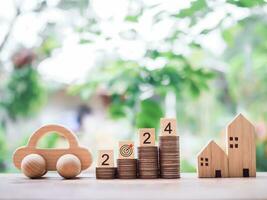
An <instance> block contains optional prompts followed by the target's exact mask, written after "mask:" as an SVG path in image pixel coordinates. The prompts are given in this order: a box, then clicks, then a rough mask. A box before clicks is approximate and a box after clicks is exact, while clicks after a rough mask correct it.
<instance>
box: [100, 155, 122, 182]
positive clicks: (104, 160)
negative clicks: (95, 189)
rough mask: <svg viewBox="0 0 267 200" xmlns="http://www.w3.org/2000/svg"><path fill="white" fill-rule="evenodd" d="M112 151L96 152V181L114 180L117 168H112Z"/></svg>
mask: <svg viewBox="0 0 267 200" xmlns="http://www.w3.org/2000/svg"><path fill="white" fill-rule="evenodd" d="M113 154H114V152H113V150H99V151H98V163H97V165H98V167H97V168H96V178H97V179H115V178H116V171H117V168H116V167H114V155H113Z"/></svg>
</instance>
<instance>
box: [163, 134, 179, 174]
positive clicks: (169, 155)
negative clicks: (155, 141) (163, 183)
mask: <svg viewBox="0 0 267 200" xmlns="http://www.w3.org/2000/svg"><path fill="white" fill-rule="evenodd" d="M159 160H160V175H161V178H169V179H174V178H180V151H179V136H160V137H159Z"/></svg>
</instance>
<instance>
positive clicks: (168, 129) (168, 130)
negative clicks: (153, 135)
mask: <svg viewBox="0 0 267 200" xmlns="http://www.w3.org/2000/svg"><path fill="white" fill-rule="evenodd" d="M164 131H167V132H169V134H171V133H172V129H171V122H169V123H168V124H167V126H166V127H165V129H164Z"/></svg>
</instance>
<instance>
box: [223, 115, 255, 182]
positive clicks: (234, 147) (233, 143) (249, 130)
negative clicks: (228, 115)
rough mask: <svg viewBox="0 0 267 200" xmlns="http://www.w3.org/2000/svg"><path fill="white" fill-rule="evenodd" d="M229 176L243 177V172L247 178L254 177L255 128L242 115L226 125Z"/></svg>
mask: <svg viewBox="0 0 267 200" xmlns="http://www.w3.org/2000/svg"><path fill="white" fill-rule="evenodd" d="M226 136H227V137H226V144H227V148H226V149H227V155H228V160H229V176H230V177H243V175H244V173H243V171H244V170H246V169H247V170H248V173H249V176H251V177H255V176H256V145H255V127H254V126H253V124H252V123H251V122H249V121H248V120H247V119H246V118H245V117H244V116H243V115H242V114H239V115H238V116H236V118H235V119H234V120H233V121H232V122H231V123H230V124H229V125H228V127H227V134H226Z"/></svg>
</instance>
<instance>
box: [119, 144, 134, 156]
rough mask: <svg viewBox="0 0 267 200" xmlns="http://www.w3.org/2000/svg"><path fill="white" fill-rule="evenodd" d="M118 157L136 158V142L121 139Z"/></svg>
mask: <svg viewBox="0 0 267 200" xmlns="http://www.w3.org/2000/svg"><path fill="white" fill-rule="evenodd" d="M118 157H119V159H134V142H133V141H120V142H119V156H118Z"/></svg>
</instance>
